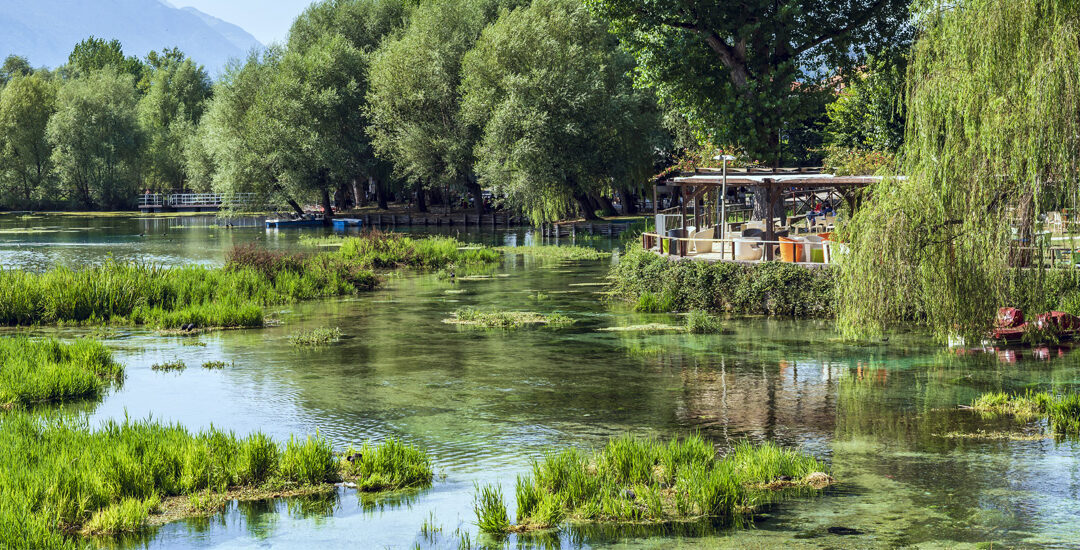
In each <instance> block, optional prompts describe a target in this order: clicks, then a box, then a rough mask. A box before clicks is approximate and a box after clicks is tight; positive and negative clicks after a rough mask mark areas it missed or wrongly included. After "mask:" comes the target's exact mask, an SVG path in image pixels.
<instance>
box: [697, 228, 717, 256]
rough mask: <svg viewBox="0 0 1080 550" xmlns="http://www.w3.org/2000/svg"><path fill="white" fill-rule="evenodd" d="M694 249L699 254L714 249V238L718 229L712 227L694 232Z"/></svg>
mask: <svg viewBox="0 0 1080 550" xmlns="http://www.w3.org/2000/svg"><path fill="white" fill-rule="evenodd" d="M693 235H694V251H695V252H696V253H698V254H704V253H706V252H712V251H713V241H712V239H713V238H714V237H715V235H716V229H715V228H713V227H710V228H708V229H703V230H701V231H698V232H697V233H694V234H693Z"/></svg>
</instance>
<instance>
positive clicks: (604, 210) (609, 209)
mask: <svg viewBox="0 0 1080 550" xmlns="http://www.w3.org/2000/svg"><path fill="white" fill-rule="evenodd" d="M592 196H593V200H594V201H596V204H597V206H599V207H600V208H599V210H600V213H601V214H603V215H604V216H605V217H607V216H618V215H619V212H618V211H617V210H615V207H614V206H612V205H611V199H609V198H607V196H606V195H602V194H600V193H593V194H592Z"/></svg>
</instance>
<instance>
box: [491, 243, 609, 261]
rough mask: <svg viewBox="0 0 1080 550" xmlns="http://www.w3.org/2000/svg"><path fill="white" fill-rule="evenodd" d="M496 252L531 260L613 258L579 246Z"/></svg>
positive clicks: (544, 246)
mask: <svg viewBox="0 0 1080 550" xmlns="http://www.w3.org/2000/svg"><path fill="white" fill-rule="evenodd" d="M496 250H498V251H499V252H502V253H503V254H518V255H521V256H526V257H529V258H539V259H542V260H556V261H582V260H602V259H604V258H608V257H610V256H611V252H603V251H600V250H597V249H595V248H592V247H588V246H578V245H551V244H548V245H539V244H537V245H529V246H500V247H498V248H496Z"/></svg>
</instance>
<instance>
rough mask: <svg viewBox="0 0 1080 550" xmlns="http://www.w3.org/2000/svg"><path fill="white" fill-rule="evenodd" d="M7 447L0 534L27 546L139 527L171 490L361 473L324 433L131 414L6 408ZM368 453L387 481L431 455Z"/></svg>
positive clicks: (207, 495)
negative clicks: (189, 425)
mask: <svg viewBox="0 0 1080 550" xmlns="http://www.w3.org/2000/svg"><path fill="white" fill-rule="evenodd" d="M0 448H2V449H4V452H3V453H0V494H2V498H0V541H4V542H5V543H10V542H12V541H21V542H22V546H23V547H27V548H65V547H74V546H75V545H76V542H77V541H76V540H74V539H72V538H69V537H68V535H70V534H72V533H75V532H85V533H90V532H93V533H103V532H116V531H130V530H137V529H139V528H141V527H142V526H143V525H145V524H146V521H147V519H148V516H149V515H150V514H153V513H156V512H157V511H158V510H159V507H160V503H161V502H164V500H165V498H166V497H170V496H177V495H187V496H189V497H192V498H194V499H196V500H214V499H216V500H217V501H220V498H218V495H220V494H221V493H223V492H225V491H227V490H232V489H244V488H250V489H255V490H261V489H274V490H278V489H283V488H289V487H294V488H295V487H305V486H320V485H321V484H325V483H328V482H333V481H337V480H339V479H342V478H348V477H350V476H351V475H354V474H355V472H354V471H353V470H352V469H351V467H352V465H351V464H350V463H349V462H348V461H347V460H345V459H343V458H339V457H337V456H335V454H334V452H333V449H332V448H331V446H330V443H329V442H328V441H326V440H325V439H323V438H320V437H318V436H315V437H309V438H304V439H296V438H294V439H291V440H290V441H288V442H287V443H286V444H285V445H279V444H277V443H275V442H274V441H273V440H271V439H270V438H269V437H267V436H266V435H264V434H261V433H254V434H252V435H249V436H247V437H238V436H236V435H235V434H233V433H231V432H223V431H221V430H216V429H213V428H211V429H208V430H204V431H200V432H190V431H188V430H187V429H185V428H184V427H182V426H180V425H169V424H161V423H158V422H152V421H131V420H125V421H124V422H113V421H110V422H106V423H104V424H103V425H102V426H101V427H100V428H99V429H96V430H91V429H90V428H89V426H88V425H87V424H86V423H85V421H79V420H70V419H61V418H48V417H41V416H36V415H33V414H30V413H28V412H21V411H15V412H9V413H7V414H5V415H3V416H0ZM410 449H411V448H410ZM369 452H370V453H371V454H372V455H373V456H374V457H380V456H382V457H383V459H382V460H378V464H379V466H378V468H377V469H376V470H377V471H378V473H379V476H381V477H380V479H396V480H401V483H411V481H410V480H414V479H416V475H417V474H416V472H415V470H414V468H415V465H416V464H417V462H418V461H420V462H424V463H425V464H426V463H427V462H426V461H427V458H426V457H425V456H423V454H422V453H420V452H419V451H416V450H415V449H411V450H410V451H408V453H409V460H407V461H406V460H402V459H401V452H402V451H401V449H400V448H399V447H398V446H397V444H393V445H391V448H390V449H389V450H384V449H383V447H382V446H380V447H372V448H370V449H369ZM399 469H400V470H402V471H398V470H399ZM427 480H428V481H430V472H429V473H428V477H427ZM379 488H381V486H380V487H379ZM365 489H367V488H365ZM371 490H375V488H371Z"/></svg>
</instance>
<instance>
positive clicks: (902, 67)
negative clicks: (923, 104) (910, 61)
mask: <svg viewBox="0 0 1080 550" xmlns="http://www.w3.org/2000/svg"><path fill="white" fill-rule="evenodd" d="M905 56H906V53H904V52H895V51H892V50H890V51H887V52H881V53H880V54H878V55H874V56H871V57H870V58H869V59H868V60H867V63H866V67H865V69H862V70H859V71H856V72H855V73H854V74H852V75H851V77H850V78H849V79H847V82H846V84H847V85H846V86H845V87H844V89H843V91H841V93H840V96H839V97H838V98H837V99H836V101H835V102H833V103H831V104H829V105H828V107H826V109H827V111H828V124H826V126H825V143H826V145H828V146H830V147H838V148H842V149H860V150H870V151H885V152H889V153H895V152H897V151H898V150H899V149H900V146H901V145H902V144H903V142H904V117H905V110H906V109H905V102H904V93H905V84H906V79H905V74H906V72H907V60H906V57H905Z"/></svg>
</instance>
